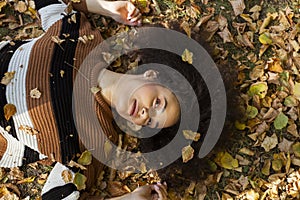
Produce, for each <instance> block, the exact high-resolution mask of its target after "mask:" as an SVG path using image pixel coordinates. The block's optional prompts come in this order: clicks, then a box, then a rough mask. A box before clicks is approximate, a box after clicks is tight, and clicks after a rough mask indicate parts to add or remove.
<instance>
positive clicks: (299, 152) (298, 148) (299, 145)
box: [292, 142, 300, 158]
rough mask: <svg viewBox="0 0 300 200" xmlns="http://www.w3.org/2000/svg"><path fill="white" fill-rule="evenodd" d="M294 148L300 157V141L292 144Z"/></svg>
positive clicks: (296, 154)
mask: <svg viewBox="0 0 300 200" xmlns="http://www.w3.org/2000/svg"><path fill="white" fill-rule="evenodd" d="M292 149H293V152H294V154H295V156H297V157H298V158H299V157H300V142H297V143H296V144H294V145H293V146H292Z"/></svg>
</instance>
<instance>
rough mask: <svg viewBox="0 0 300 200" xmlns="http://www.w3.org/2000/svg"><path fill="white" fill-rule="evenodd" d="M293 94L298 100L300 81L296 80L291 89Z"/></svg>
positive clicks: (299, 96) (299, 97)
mask: <svg viewBox="0 0 300 200" xmlns="http://www.w3.org/2000/svg"><path fill="white" fill-rule="evenodd" d="M293 93H294V96H295V97H296V98H297V99H298V100H300V83H298V82H296V83H295V86H294V90H293Z"/></svg>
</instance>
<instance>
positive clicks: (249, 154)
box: [239, 147, 255, 156]
mask: <svg viewBox="0 0 300 200" xmlns="http://www.w3.org/2000/svg"><path fill="white" fill-rule="evenodd" d="M239 153H242V154H245V155H248V156H254V155H255V152H254V151H252V150H250V149H248V148H247V147H243V148H241V149H240V150H239Z"/></svg>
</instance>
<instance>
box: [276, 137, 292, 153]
mask: <svg viewBox="0 0 300 200" xmlns="http://www.w3.org/2000/svg"><path fill="white" fill-rule="evenodd" d="M293 143H294V142H292V141H289V140H287V139H285V138H283V140H282V142H280V143H279V144H278V149H279V150H280V151H282V152H285V153H287V152H289V151H290V149H291V146H292V144H293Z"/></svg>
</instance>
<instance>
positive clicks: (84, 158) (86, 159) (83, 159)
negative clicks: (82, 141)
mask: <svg viewBox="0 0 300 200" xmlns="http://www.w3.org/2000/svg"><path fill="white" fill-rule="evenodd" d="M92 158H93V156H92V153H91V152H90V151H84V152H83V153H82V154H81V156H80V158H78V161H77V162H78V163H79V164H81V165H90V164H91V163H92Z"/></svg>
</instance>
